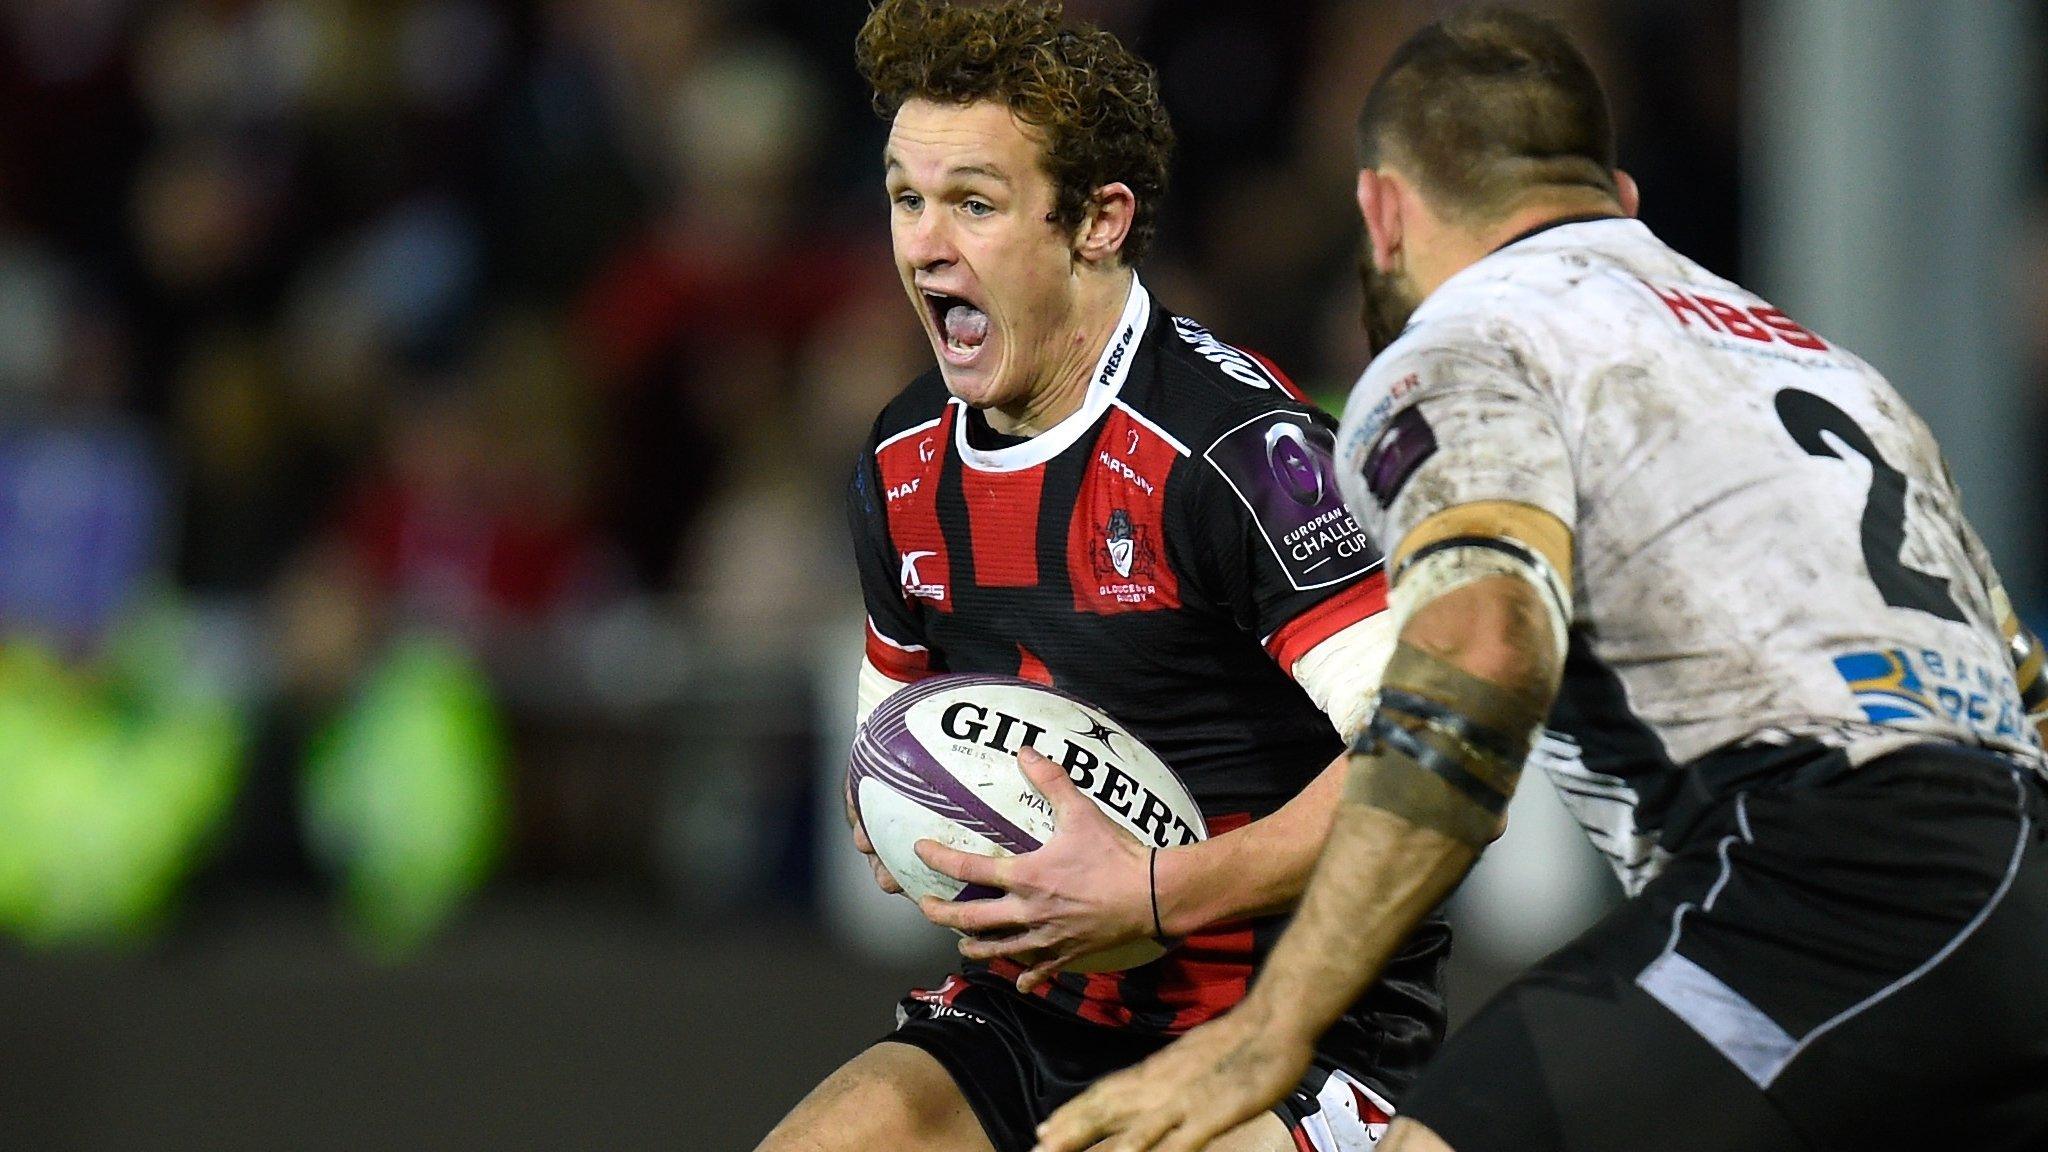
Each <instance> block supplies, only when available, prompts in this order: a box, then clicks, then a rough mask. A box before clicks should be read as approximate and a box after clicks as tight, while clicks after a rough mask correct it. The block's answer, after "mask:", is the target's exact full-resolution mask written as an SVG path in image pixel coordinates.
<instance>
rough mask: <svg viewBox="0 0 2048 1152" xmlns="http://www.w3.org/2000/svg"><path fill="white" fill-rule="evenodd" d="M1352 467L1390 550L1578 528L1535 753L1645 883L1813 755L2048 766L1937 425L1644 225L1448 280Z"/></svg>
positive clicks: (1392, 357)
mask: <svg viewBox="0 0 2048 1152" xmlns="http://www.w3.org/2000/svg"><path fill="white" fill-rule="evenodd" d="M1338 453H1339V470H1338V471H1339V477H1340V484H1341V485H1342V487H1343V489H1344V494H1345V497H1346V499H1347V500H1348V501H1349V503H1350V505H1351V507H1352V509H1353V510H1354V512H1355V514H1356V515H1357V518H1358V520H1359V522H1360V523H1361V524H1362V525H1364V526H1365V528H1366V531H1367V533H1368V534H1369V535H1370V536H1371V537H1373V539H1374V540H1375V542H1377V543H1378V544H1379V545H1380V546H1381V549H1382V551H1385V552H1389V553H1391V552H1392V551H1393V549H1394V547H1395V545H1396V544H1398V542H1399V541H1400V540H1401V539H1402V537H1403V536H1404V535H1406V534H1407V533H1408V532H1409V531H1410V530H1411V529H1413V528H1414V527H1415V526H1416V525H1417V524H1419V523H1421V522H1422V521H1423V520H1425V519H1427V518H1428V517H1429V516H1431V515H1432V514H1434V513H1437V512H1440V511H1442V510H1444V509H1446V508H1450V507H1453V506H1456V505H1459V504H1464V503H1468V502H1471V501H1478V500H1507V501H1517V502H1520V503H1523V504H1529V505H1534V506H1535V507H1538V508H1541V509H1543V510H1545V511H1547V512H1549V513H1551V514H1552V515H1554V516H1556V517H1557V518H1558V519H1560V520H1562V521H1563V522H1564V523H1565V524H1566V525H1568V526H1569V527H1571V529H1572V531H1573V534H1574V543H1575V559H1574V564H1573V569H1574V570H1573V573H1572V585H1573V589H1574V601H1575V603H1574V611H1573V619H1572V634H1571V641H1572V643H1571V651H1570V655H1569V656H1568V657H1567V661H1566V673H1565V683H1564V686H1563V689H1562V691H1561V694H1560V698H1559V702H1558V705H1557V708H1556V709H1555V711H1554V712H1553V714H1552V718H1551V725H1550V726H1551V728H1552V729H1554V730H1555V731H1554V732H1553V733H1552V734H1551V735H1550V736H1549V737H1548V738H1546V739H1545V740H1544V741H1543V742H1542V746H1541V750H1542V751H1545V752H1547V753H1549V756H1548V757H1547V758H1548V759H1549V760H1550V761H1551V763H1550V764H1549V766H1550V767H1551V768H1552V769H1553V776H1554V777H1555V778H1556V779H1557V782H1558V784H1559V786H1560V788H1561V789H1563V790H1564V792H1565V799H1566V800H1567V802H1568V803H1571V804H1572V805H1573V806H1574V807H1575V808H1576V809H1577V810H1578V815H1579V816H1580V818H1581V821H1582V822H1583V823H1585V824H1586V825H1587V827H1588V830H1589V832H1591V833H1592V834H1593V837H1594V840H1595V842H1596V844H1598V845H1599V846H1600V847H1601V848H1602V849H1603V850H1604V851H1606V852H1607V853H1608V854H1609V855H1610V856H1611V857H1613V858H1614V860H1615V863H1616V864H1617V866H1618V867H1619V868H1621V870H1622V871H1623V875H1624V879H1625V880H1629V881H1632V882H1640V881H1641V880H1642V879H1643V878H1644V877H1645V876H1646V875H1647V874H1648V872H1649V871H1651V870H1653V869H1654V865H1655V859H1654V856H1655V852H1656V849H1655V846H1654V840H1655V837H1654V833H1655V832H1656V831H1657V829H1658V827H1659V825H1660V823H1661V822H1662V821H1663V820H1664V819H1665V818H1666V817H1667V816H1672V814H1673V810H1674V808H1675V807H1676V806H1678V805H1679V804H1680V802H1681V801H1682V800H1683V798H1684V796H1685V795H1686V794H1687V793H1688V792H1693V793H1698V792H1700V791H1702V790H1703V789H1704V790H1707V791H1711V790H1714V789H1715V788H1716V787H1717V786H1718V785H1719V784H1721V783H1722V782H1724V781H1725V780H1726V779H1727V778H1728V773H1729V772H1731V771H1732V772H1733V773H1734V774H1735V775H1738V776H1739V775H1740V774H1741V772H1744V771H1749V772H1757V771H1761V770H1762V768H1763V767H1764V766H1768V765H1769V764H1770V763H1771V762H1772V761H1773V759H1775V761H1776V762H1777V763H1778V764H1780V765H1782V764H1783V763H1785V762H1786V761H1787V758H1788V756H1789V755H1790V754H1792V753H1793V752H1795V751H1797V750H1800V749H1805V750H1815V749H1818V750H1819V752H1818V753H1817V755H1821V756H1827V757H1830V758H1832V759H1833V760H1835V761H1838V762H1846V763H1848V764H1851V765H1853V764H1860V763H1862V762H1864V761H1867V760H1868V759H1870V758H1872V757H1874V756H1877V755H1880V754H1882V753H1883V752H1885V751H1889V750H1891V749H1894V748H1897V747H1899V746H1901V745H1902V744H1905V743H1910V742H1913V741H1915V740H1925V739H1929V738H1934V739H1940V740H1950V741H1960V742H1964V743H1969V744H1975V745H1980V746H1983V747H1986V748H1989V749H1993V750H1996V751H2000V752H2003V753H2005V754H2008V755H2010V756H2013V757H2015V758H2017V759H2021V760H2024V761H2026V762H2028V763H2030V764H2032V765H2034V766H2036V767H2037V768H2038V767H2040V765H2041V762H2042V753H2041V749H2040V746H2039V742H2038V739H2037V737H2036V736H2035V734H2034V732H2033V730H2032V726H2031V725H2030V724H2029V723H2028V722H2027V720H2026V717H2025V714H2024V711H2023V709H2022V707H2021V704H2020V698H2019V690H2018V686H2017V684H2016V683H2015V679H2014V672H2013V667H2012V663H2011V661H2010V659H2009V658H2008V655H2007V649H2006V645H2005V642H2004V640H2003V635H2002V633H2001V631H2000V627H2001V617H2002V616H2004V615H2007V614H2009V612H2010V608H2009V605H2007V604H2006V602H2005V597H2004V593H2003V591H2002V590H2001V589H2000V587H1999V584H1998V578H1997V576H1996V574H1995V573H1994V571H1993V569H1992V566H1991V563H1990V560H1989V557H1988V556H1987V555H1986V553H1985V550H1984V548H1983V546H1982V544H1981V543H1980V542H1979V541H1978V539H1977V537H1976V534H1975V533H1974V532H1973V531H1972V529H1971V528H1970V526H1969V524H1968V523H1967V522H1966V521H1965V520H1964V517H1963V512H1962V508H1961V505H1960V501H1959V498H1958V496H1957V493H1956V490H1955V487H1954V485H1953V483H1952V482H1951V481H1950V479H1949V477H1948V473H1947V470H1946V467H1945V465H1944V464H1943V462H1942V459H1941V454H1940V450H1939V448H1938V447H1937V446H1936V444H1935V442H1934V440H1933V437H1932V436H1931V435H1930V434H1929V432H1928V430H1927V427H1926V425H1925V424H1924V423H1923V422H1922V421H1921V420H1920V418H1919V417H1918V416H1917V415H1916V414H1915V413H1914V412H1913V411H1912V410H1911V409H1910V408H1909V407H1908V406H1907V405H1906V403H1905V402H1904V401H1903V400H1902V399H1901V398H1900V397H1899V395H1898V393H1897V392H1896V391H1895V390H1894V389H1893V388H1892V387H1891V385H1890V384H1889V383H1887V382H1886V381H1885V379H1884V378H1883V377H1882V376H1880V375H1879V374H1878V373H1877V372H1876V371H1874V370H1873V369H1872V368H1871V367H1870V366H1869V365H1868V364H1866V363H1864V362H1863V361H1862V360H1860V359H1858V358H1857V357H1855V356H1854V355H1852V354H1850V353H1849V352H1848V351H1846V350H1845V349H1843V348H1841V347H1839V346H1836V345H1835V344H1833V343H1832V342H1830V341H1828V340H1826V339H1824V338H1822V337H1821V336H1819V335H1816V334H1815V333H1814V332H1812V331H1810V330H1809V329H1807V328H1805V327H1804V326H1802V325H1801V324H1799V323H1798V322H1797V321H1795V320H1794V319H1793V318H1792V317H1790V316H1787V315H1786V314H1785V313H1784V312H1782V311H1780V310H1779V309H1777V308H1775V307H1773V306H1772V305H1771V304H1769V303H1768V302H1766V301H1764V300H1762V299H1760V298H1758V297H1757V296H1756V295H1754V294H1753V293H1750V292H1748V291H1745V290H1744V289H1742V288H1741V287H1739V286H1737V285H1736V284H1733V283H1731V282H1729V281H1727V280H1724V279H1721V278H1720V277H1717V276H1714V275H1713V274H1711V273H1709V272H1707V271H1706V270H1705V269H1703V268H1701V267H1700V266H1699V265H1697V264H1695V263H1693V262H1692V261H1690V260H1688V259H1686V258H1685V257H1683V256H1681V255H1679V254H1678V253H1676V252H1674V251H1672V250H1671V249H1670V248H1668V247H1666V246H1665V245H1664V244H1663V243H1662V242H1660V241H1659V240H1658V239H1657V238H1656V237H1655V236H1654V235H1652V234H1651V232H1650V231H1649V229H1647V228H1646V227H1644V226H1643V225H1642V224H1641V223H1639V222H1637V221H1633V220H1624V219H1597V220H1579V221H1572V222H1566V223H1562V224H1558V225H1553V226H1551V227H1549V228H1546V229H1542V230H1539V231H1538V232H1535V233H1533V234H1530V235H1527V236H1524V237H1523V238H1521V239H1519V240H1517V241H1515V242H1512V243H1510V244H1508V245H1506V246H1504V247H1503V248H1501V249H1499V250H1497V251H1496V252H1494V253H1493V254H1491V255H1489V256H1487V257H1486V258H1485V259H1482V260H1480V261H1479V262H1477V263H1476V264H1474V265H1472V266H1471V267H1469V268H1466V269H1465V270H1463V271H1461V272H1460V273H1458V274H1457V275H1456V276H1453V277H1452V278H1451V279H1450V280H1449V281H1447V282H1446V283H1445V284H1444V285H1443V286H1442V287H1441V288H1440V289H1439V290H1438V291H1437V292H1435V293H1434V294H1432V295H1431V296H1430V297H1429V299H1428V300H1426V301H1425V302H1424V303H1423V305H1422V306H1421V307H1420V308H1419V309H1417V310H1416V313H1415V315H1414V317H1413V320H1412V322H1411V324H1410V326H1409V328H1408V329H1407V331H1405V332H1404V333H1403V334H1402V335H1401V337H1400V338H1399V339H1398V340H1397V341H1395V342H1394V344H1393V345H1391V346H1390V347H1389V348H1388V349H1387V350H1386V351H1385V352H1384V353H1383V354H1381V355H1380V356H1379V357H1378V358H1377V359H1375V360H1374V361H1373V363H1372V365H1371V366H1370V367H1369V368H1368V369H1367V370H1366V372H1365V375H1364V376H1363V377H1362V378H1361V379H1360V380H1359V382H1358V385H1357V387H1356V388H1355V390H1354V391H1353V393H1352V396H1351V399H1350V402H1349V404H1348V405H1347V407H1346V410H1345V416H1344V420H1343V425H1342V428H1341V430H1340V432H1339V438H1338ZM1728 764H1738V765H1741V766H1742V767H1739V768H1735V769H1727V768H1726V765H1728ZM1703 765H1707V766H1713V767H1715V768H1717V769H1718V770H1721V771H1720V774H1718V775H1716V774H1707V775H1705V777H1704V778H1703V768H1702V766H1703ZM1673 818H1674V819H1675V817H1673Z"/></svg>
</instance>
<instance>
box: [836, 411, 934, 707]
mask: <svg viewBox="0 0 2048 1152" xmlns="http://www.w3.org/2000/svg"><path fill="white" fill-rule="evenodd" d="M881 491H882V490H881V477H880V474H879V473H878V472H877V470H876V468H875V456H874V453H873V452H871V451H863V452H862V453H861V455H860V459H859V460H858V461H857V462H855V464H854V469H853V480H852V483H850V484H849V485H848V486H847V491H846V515H847V524H848V527H849V528H850V529H851V530H852V534H853V559H854V567H855V568H856V569H857V570H858V571H859V573H860V595H861V601H862V603H863V605H864V606H865V607H866V609H867V624H866V632H867V635H866V637H865V639H866V650H867V662H868V664H869V665H871V666H872V667H873V668H874V669H875V670H876V671H878V672H880V673H882V675H884V676H887V677H888V678H889V679H891V680H896V681H900V682H903V683H906V684H907V683H910V682H911V681H913V680H918V679H922V678H923V677H925V676H927V675H930V674H931V673H932V672H933V671H934V669H933V667H932V658H931V650H930V649H929V648H928V647H927V646H926V644H925V643H924V626H923V624H922V622H921V621H920V620H919V615H918V609H917V608H916V607H914V606H913V605H912V604H911V603H910V602H909V601H908V600H907V599H905V597H904V595H903V585H902V582H901V580H900V579H899V575H898V567H899V565H898V564H897V563H896V562H895V549H894V548H892V547H891V546H890V543H889V523H888V512H887V510H886V508H885V506H884V502H883V500H882V495H881Z"/></svg>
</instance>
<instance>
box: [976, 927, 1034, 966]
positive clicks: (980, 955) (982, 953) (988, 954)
mask: <svg viewBox="0 0 2048 1152" xmlns="http://www.w3.org/2000/svg"><path fill="white" fill-rule="evenodd" d="M1043 937H1044V933H1043V932H1038V931H1027V932H1001V931H996V932H990V933H985V934H983V935H979V936H974V935H969V936H962V937H961V938H960V943H959V945H958V947H959V949H960V955H961V956H963V957H965V958H966V959H969V960H977V961H988V960H1015V961H1016V962H1017V963H1019V964H1023V965H1026V966H1030V965H1033V964H1037V963H1038V962H1039V961H1041V960H1044V959H1045V940H1044V938H1043Z"/></svg>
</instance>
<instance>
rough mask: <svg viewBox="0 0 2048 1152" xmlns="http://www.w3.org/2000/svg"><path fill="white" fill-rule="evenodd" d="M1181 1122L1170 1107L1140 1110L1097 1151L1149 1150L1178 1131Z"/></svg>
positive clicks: (1099, 1146) (1129, 1151) (1141, 1151)
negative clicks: (1146, 1110)
mask: <svg viewBox="0 0 2048 1152" xmlns="http://www.w3.org/2000/svg"><path fill="white" fill-rule="evenodd" d="M1179 1123H1180V1115H1179V1114H1178V1113H1177V1112H1174V1111H1172V1110H1169V1109H1163V1108H1155V1109H1153V1110H1152V1111H1149V1112H1140V1113H1138V1114H1137V1115H1136V1116H1132V1117H1129V1118H1127V1119H1126V1120H1125V1121H1124V1123H1123V1125H1122V1129H1123V1130H1122V1131H1121V1132H1119V1133H1117V1135H1116V1136H1115V1137H1113V1138H1111V1139H1109V1140H1105V1141H1103V1142H1102V1143H1101V1144H1098V1145H1097V1146H1096V1152H1149V1150H1150V1149H1153V1148H1156V1147H1158V1146H1159V1143H1160V1141H1162V1140H1165V1139H1167V1138H1169V1135H1170V1134H1172V1133H1174V1132H1176V1131H1177V1130H1178V1129H1177V1125H1178V1124H1179ZM1198 1147H1199V1145H1198Z"/></svg>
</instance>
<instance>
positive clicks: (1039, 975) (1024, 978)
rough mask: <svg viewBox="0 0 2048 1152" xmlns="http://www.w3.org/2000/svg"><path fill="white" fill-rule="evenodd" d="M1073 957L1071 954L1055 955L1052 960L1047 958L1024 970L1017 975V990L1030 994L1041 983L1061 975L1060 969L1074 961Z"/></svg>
mask: <svg viewBox="0 0 2048 1152" xmlns="http://www.w3.org/2000/svg"><path fill="white" fill-rule="evenodd" d="M1072 959H1073V958H1072V957H1069V956H1060V957H1055V958H1054V959H1051V960H1047V961H1045V962H1044V963H1042V964H1034V965H1032V966H1031V967H1029V968H1026V969H1025V970H1024V971H1023V973H1022V974H1021V975H1019V976H1018V977H1017V991H1019V992H1021V993H1023V994H1024V995H1026V996H1029V995H1030V994H1031V990H1032V989H1033V988H1036V987H1038V986H1039V985H1040V984H1044V983H1046V982H1047V981H1049V980H1051V979H1052V978H1053V977H1055V976H1057V975H1059V974H1060V969H1062V968H1064V967H1066V966H1067V965H1068V964H1069V963H1070V962H1071V961H1072Z"/></svg>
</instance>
